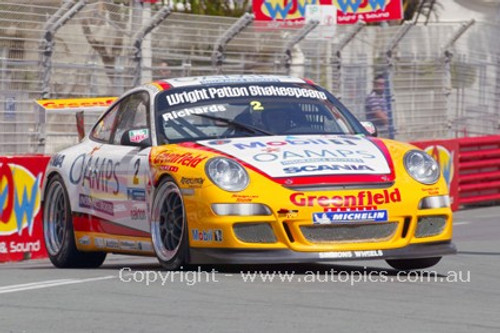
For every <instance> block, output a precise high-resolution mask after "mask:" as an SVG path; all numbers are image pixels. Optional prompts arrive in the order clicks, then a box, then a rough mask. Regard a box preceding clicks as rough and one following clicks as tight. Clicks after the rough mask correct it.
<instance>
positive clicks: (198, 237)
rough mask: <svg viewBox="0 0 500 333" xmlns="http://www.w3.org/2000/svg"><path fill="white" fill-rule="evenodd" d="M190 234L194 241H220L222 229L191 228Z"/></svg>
mask: <svg viewBox="0 0 500 333" xmlns="http://www.w3.org/2000/svg"><path fill="white" fill-rule="evenodd" d="M191 236H192V237H193V240H194V241H200V242H214V241H215V242H222V240H223V237H222V230H220V229H216V230H210V229H209V230H198V229H191Z"/></svg>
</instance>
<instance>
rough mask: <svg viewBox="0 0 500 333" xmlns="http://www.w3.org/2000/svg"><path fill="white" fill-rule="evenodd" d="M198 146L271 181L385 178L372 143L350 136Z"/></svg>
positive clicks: (382, 163)
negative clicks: (257, 171)
mask: <svg viewBox="0 0 500 333" xmlns="http://www.w3.org/2000/svg"><path fill="white" fill-rule="evenodd" d="M198 143H199V144H201V145H204V146H208V147H210V148H212V149H216V150H218V151H220V152H222V153H224V154H227V155H231V156H234V157H235V158H237V159H239V160H241V161H243V162H246V163H248V164H250V165H252V166H254V167H256V168H258V169H260V170H261V171H262V172H264V173H266V174H267V175H269V176H271V177H290V176H292V177H293V176H312V175H347V174H349V175H386V174H390V173H391V169H390V167H389V163H388V161H387V159H386V157H385V155H384V153H383V152H382V151H381V150H380V148H379V147H378V146H376V145H375V144H374V143H373V142H372V141H370V140H368V139H366V138H363V137H358V136H350V135H345V136H344V135H321V136H319V135H314V136H307V137H306V136H275V137H273V138H272V139H269V138H267V137H262V138H235V139H232V140H231V142H230V143H229V144H223V145H216V144H214V141H213V140H212V141H198Z"/></svg>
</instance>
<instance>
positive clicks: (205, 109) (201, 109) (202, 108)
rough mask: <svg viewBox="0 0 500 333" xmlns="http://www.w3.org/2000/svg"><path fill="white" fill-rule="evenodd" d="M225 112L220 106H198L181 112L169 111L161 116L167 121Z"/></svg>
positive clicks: (223, 107) (222, 106)
mask: <svg viewBox="0 0 500 333" xmlns="http://www.w3.org/2000/svg"><path fill="white" fill-rule="evenodd" d="M226 110H227V109H226V107H225V106H224V105H221V104H217V105H210V106H199V107H194V108H185V109H182V110H177V111H171V112H167V113H165V114H163V120H165V121H169V120H174V119H176V118H183V117H187V116H190V115H192V114H203V113H207V112H224V111H226Z"/></svg>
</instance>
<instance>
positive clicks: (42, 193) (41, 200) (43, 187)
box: [40, 170, 73, 211]
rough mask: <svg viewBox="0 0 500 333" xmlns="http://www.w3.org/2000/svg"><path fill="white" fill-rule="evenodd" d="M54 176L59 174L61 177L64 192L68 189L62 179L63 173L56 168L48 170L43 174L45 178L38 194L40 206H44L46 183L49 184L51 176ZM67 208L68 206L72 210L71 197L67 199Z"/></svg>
mask: <svg viewBox="0 0 500 333" xmlns="http://www.w3.org/2000/svg"><path fill="white" fill-rule="evenodd" d="M56 176H59V177H60V178H61V181H62V183H63V186H64V188H65V189H66V192H67V191H68V188H67V186H66V183H65V181H64V177H63V175H62V174H61V173H60V172H59V171H57V170H52V171H49V173H48V174H47V175H46V176H45V180H44V182H43V184H42V191H41V193H40V196H41V197H40V203H41V205H42V207H43V206H44V203H45V192H46V190H47V184H49V183H50V181H51V180H52V178H54V177H56ZM68 196H69V193H68ZM69 208H70V210H71V211H73V207H71V198H70V200H69Z"/></svg>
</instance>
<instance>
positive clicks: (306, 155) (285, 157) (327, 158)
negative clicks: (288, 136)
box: [253, 148, 375, 165]
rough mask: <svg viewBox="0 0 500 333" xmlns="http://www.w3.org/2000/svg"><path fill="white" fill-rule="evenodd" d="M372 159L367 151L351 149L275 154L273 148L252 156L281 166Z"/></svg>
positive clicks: (295, 151) (301, 150)
mask: <svg viewBox="0 0 500 333" xmlns="http://www.w3.org/2000/svg"><path fill="white" fill-rule="evenodd" d="M263 150H264V149H263ZM349 156H357V157H349ZM373 158H375V155H373V154H371V153H369V152H367V151H363V150H352V149H321V150H310V149H297V150H283V151H279V152H276V151H275V148H266V149H265V152H264V153H258V154H256V155H253V159H254V160H255V161H257V162H262V163H269V162H274V161H278V160H279V161H280V164H282V165H294V164H305V163H319V162H336V163H363V162H364V161H365V159H369V160H370V159H373Z"/></svg>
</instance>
